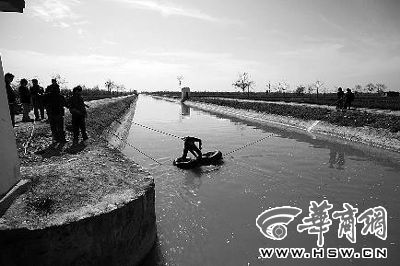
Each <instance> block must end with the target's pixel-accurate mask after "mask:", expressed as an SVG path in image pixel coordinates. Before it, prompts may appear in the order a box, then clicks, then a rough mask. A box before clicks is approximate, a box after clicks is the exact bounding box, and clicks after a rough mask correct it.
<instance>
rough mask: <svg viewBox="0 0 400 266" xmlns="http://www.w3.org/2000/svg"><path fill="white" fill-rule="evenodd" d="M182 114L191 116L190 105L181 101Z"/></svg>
mask: <svg viewBox="0 0 400 266" xmlns="http://www.w3.org/2000/svg"><path fill="white" fill-rule="evenodd" d="M181 114H182V116H190V107H189V106H187V105H186V104H184V103H181Z"/></svg>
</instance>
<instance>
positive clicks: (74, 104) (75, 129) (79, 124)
mask: <svg viewBox="0 0 400 266" xmlns="http://www.w3.org/2000/svg"><path fill="white" fill-rule="evenodd" d="M72 93H73V95H72V97H71V98H69V99H68V102H67V106H68V108H69V111H70V113H71V115H72V133H73V135H74V140H73V143H74V144H77V143H78V140H79V131H80V132H81V134H82V139H83V141H85V140H87V139H88V136H87V133H86V121H85V119H86V115H87V112H86V107H88V106H87V105H86V104H85V103H84V101H83V98H82V95H81V93H82V87H81V86H77V87H75V88H74V89H73V90H72Z"/></svg>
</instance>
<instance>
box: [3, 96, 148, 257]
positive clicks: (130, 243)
mask: <svg viewBox="0 0 400 266" xmlns="http://www.w3.org/2000/svg"><path fill="white" fill-rule="evenodd" d="M88 104H89V106H90V108H89V109H88V119H87V127H88V132H89V138H90V139H89V142H88V143H80V144H79V145H75V146H72V145H71V141H70V142H68V143H67V144H66V145H51V133H50V129H49V125H48V124H46V123H36V124H35V128H34V130H33V134H31V132H32V129H33V124H20V125H19V127H18V128H17V129H16V134H17V146H18V150H19V155H20V159H21V176H22V178H23V179H27V180H29V181H30V183H31V186H30V188H29V189H28V191H27V192H25V193H24V194H22V195H21V196H20V197H19V198H17V199H16V200H15V201H14V203H13V204H12V205H11V206H10V208H9V209H8V210H7V211H6V213H5V214H4V215H3V216H1V217H0V249H1V251H2V252H1V253H0V265H26V263H29V264H31V265H135V264H138V263H139V262H140V260H141V259H142V258H143V257H144V256H145V255H146V254H147V252H148V251H149V250H150V249H151V247H152V246H153V243H154V241H155V237H156V225H155V209H154V199H155V192H154V180H153V178H152V177H151V176H150V175H149V174H148V173H147V172H145V171H144V170H143V169H142V168H141V167H140V166H138V165H137V164H135V163H134V162H132V161H130V160H129V159H127V158H126V157H124V156H123V155H122V153H120V151H119V150H118V149H116V148H113V147H111V146H110V145H109V143H108V141H109V140H110V139H109V136H114V139H113V140H112V141H113V144H114V145H115V146H119V142H123V141H124V135H123V134H122V135H121V134H119V132H124V131H126V129H127V128H129V127H130V123H131V121H132V118H133V114H134V110H135V104H136V97H132V96H130V97H121V98H113V99H105V100H98V101H92V102H89V103H88ZM117 119H118V121H119V122H118V123H115V121H116V120H117ZM113 122H114V123H113ZM66 124H67V125H68V124H70V117H66ZM106 129H107V130H106ZM105 130H106V131H107V132H105ZM68 135H70V134H68ZM30 136H32V137H30ZM105 136H107V137H105ZM116 137H118V138H117V139H119V142H118V140H116V139H115V138H116ZM29 140H30V141H29Z"/></svg>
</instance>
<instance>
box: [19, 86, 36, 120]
mask: <svg viewBox="0 0 400 266" xmlns="http://www.w3.org/2000/svg"><path fill="white" fill-rule="evenodd" d="M18 92H19V99H20V102H21V104H22V122H32V121H33V119H32V118H30V117H29V112H30V111H31V93H30V92H29V89H28V81H27V80H26V79H21V81H20V86H19V88H18Z"/></svg>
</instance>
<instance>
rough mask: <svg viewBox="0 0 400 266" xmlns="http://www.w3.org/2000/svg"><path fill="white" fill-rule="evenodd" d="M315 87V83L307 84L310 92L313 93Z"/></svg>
mask: <svg viewBox="0 0 400 266" xmlns="http://www.w3.org/2000/svg"><path fill="white" fill-rule="evenodd" d="M314 89H315V86H314V84H309V85H307V91H308V93H309V94H311V93H313V91H314Z"/></svg>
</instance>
